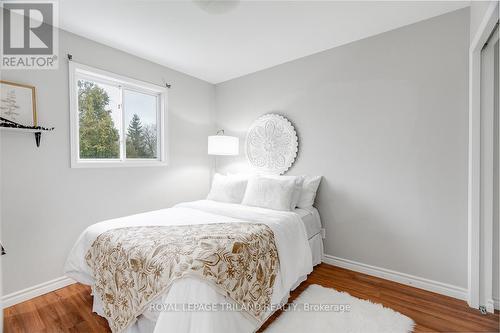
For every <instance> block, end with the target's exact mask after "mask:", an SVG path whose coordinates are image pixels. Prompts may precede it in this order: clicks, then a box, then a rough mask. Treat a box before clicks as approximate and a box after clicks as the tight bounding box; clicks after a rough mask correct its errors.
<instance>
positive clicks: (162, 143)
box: [69, 61, 168, 168]
mask: <svg viewBox="0 0 500 333" xmlns="http://www.w3.org/2000/svg"><path fill="white" fill-rule="evenodd" d="M82 77H86V78H87V79H89V80H92V79H95V80H97V81H98V82H103V83H109V84H112V85H114V86H119V87H121V90H122V91H123V90H129V91H134V92H140V93H145V94H149V95H154V96H157V97H158V99H157V100H158V112H157V113H156V114H157V131H158V132H159V133H158V140H157V144H158V147H157V153H158V154H157V155H158V156H157V158H156V159H146V158H133V159H127V158H126V156H125V150H124V149H125V139H126V138H125V137H126V134H125V133H126V131H125V130H126V129H125V122H124V120H123V119H124V115H125V107H126V106H125V105H123V103H121V107H120V111H121V115H122V129H121V130H122V135H120V157H119V158H118V159H87V158H80V136H79V132H80V130H79V117H78V95H77V91H78V79H79V78H82ZM69 101H70V108H69V109H70V136H71V138H70V141H71V167H72V168H107V167H146V166H148V167H149V166H166V165H168V163H167V162H168V159H167V158H168V141H167V137H168V136H167V133H166V131H167V129H168V109H167V88H166V87H162V86H158V85H155V84H152V83H148V82H144V81H139V80H136V79H132V78H128V77H125V76H121V75H118V74H115V73H111V72H107V71H104V70H101V69H98V68H94V67H90V66H87V65H83V64H79V63H76V62H74V61H70V62H69ZM122 101H123V99H122Z"/></svg>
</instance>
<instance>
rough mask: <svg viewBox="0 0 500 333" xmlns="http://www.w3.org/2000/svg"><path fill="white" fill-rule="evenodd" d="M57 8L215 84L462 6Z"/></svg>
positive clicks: (92, 33) (126, 3) (120, 43)
mask: <svg viewBox="0 0 500 333" xmlns="http://www.w3.org/2000/svg"><path fill="white" fill-rule="evenodd" d="M200 1H201V0H194V1H160V0H156V1H144V0H143V1H139V0H136V1H130V0H60V2H59V10H60V15H59V21H60V26H61V27H62V28H63V29H65V30H68V31H71V32H73V33H76V34H78V35H81V36H84V37H87V38H90V39H93V40H95V41H98V42H100V43H103V44H106V45H109V46H112V47H115V48H117V49H120V50H123V51H126V52H128V53H131V54H135V55H137V56H139V57H142V58H145V59H148V60H151V61H154V62H156V63H158V64H161V65H164V66H167V67H170V68H173V69H176V70H178V71H180V72H184V73H187V74H190V75H192V76H195V77H198V78H200V79H203V80H205V81H208V82H211V83H219V82H223V81H226V80H230V79H233V78H236V77H239V76H242V75H245V74H249V73H253V72H256V71H259V70H262V69H265V68H269V67H272V66H275V65H278V64H282V63H284V62H287V61H290V60H294V59H297V58H301V57H304V56H307V55H310V54H313V53H317V52H320V51H323V50H327V49H330V48H332V47H336V46H339V45H342V44H346V43H349V42H352V41H355V40H359V39H362V38H366V37H369V36H373V35H376V34H379V33H381V32H384V31H388V30H392V29H395V28H398V27H401V26H404V25H408V24H411V23H414V22H418V21H421V20H424V19H427V18H430V17H433V16H437V15H441V14H444V13H446V12H450V11H453V10H456V9H459V8H463V7H466V6H468V5H469V4H470V2H469V1H465V2H454V1H453V2H452V1H445V2H383V1H372V2H357V1H356V2H353V1H351V2H334V1H319V2H312V1H290V2H288V1H273V2H270V1H240V2H237V3H235V2H233V3H229V2H217V1H208V2H200Z"/></svg>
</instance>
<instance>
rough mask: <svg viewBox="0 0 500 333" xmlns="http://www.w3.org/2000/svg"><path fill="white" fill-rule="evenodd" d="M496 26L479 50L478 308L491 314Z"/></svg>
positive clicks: (496, 182) (495, 262) (495, 202)
mask: <svg viewBox="0 0 500 333" xmlns="http://www.w3.org/2000/svg"><path fill="white" fill-rule="evenodd" d="M498 38H499V37H498V26H497V28H496V29H495V31H494V32H493V33H492V35H491V36H490V38H489V39H488V41H487V43H486V44H485V46H484V48H483V49H482V51H481V235H480V237H481V239H480V241H481V253H480V305H483V306H485V308H486V309H487V310H488V311H489V312H493V308H494V303H495V302H494V294H495V293H496V296H497V297H498V266H499V265H498V264H499V258H498V215H499V214H498V212H499V211H498V209H499V207H498V198H499V197H498V187H499V176H498V155H499V144H498V127H499V126H498V123H499V121H498V99H499V97H498V96H499V87H498V70H499V67H498V47H499V43H498Z"/></svg>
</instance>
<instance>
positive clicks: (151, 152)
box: [123, 90, 158, 159]
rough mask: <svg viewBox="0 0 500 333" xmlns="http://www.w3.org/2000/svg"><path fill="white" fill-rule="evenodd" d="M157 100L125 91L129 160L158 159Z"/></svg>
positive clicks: (127, 153) (150, 96)
mask: <svg viewBox="0 0 500 333" xmlns="http://www.w3.org/2000/svg"><path fill="white" fill-rule="evenodd" d="M157 99H158V97H157V96H153V95H148V94H143V93H140V92H137V91H130V90H123V105H124V111H125V134H126V137H127V140H126V145H125V146H126V157H127V158H154V159H156V158H157V143H158V141H157V138H158V132H157V125H158V124H157V114H156V112H157V103H158V100H157Z"/></svg>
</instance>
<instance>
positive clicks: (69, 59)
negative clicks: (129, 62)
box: [68, 53, 172, 89]
mask: <svg viewBox="0 0 500 333" xmlns="http://www.w3.org/2000/svg"><path fill="white" fill-rule="evenodd" d="M68 61H73V55H72V54H71V53H68ZM140 81H144V80H140ZM144 82H148V81H144ZM148 83H151V84H154V85H155V86H158V85H159V84H157V83H153V82H148ZM165 87H167V88H168V89H170V87H172V85H171V84H168V83H165Z"/></svg>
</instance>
